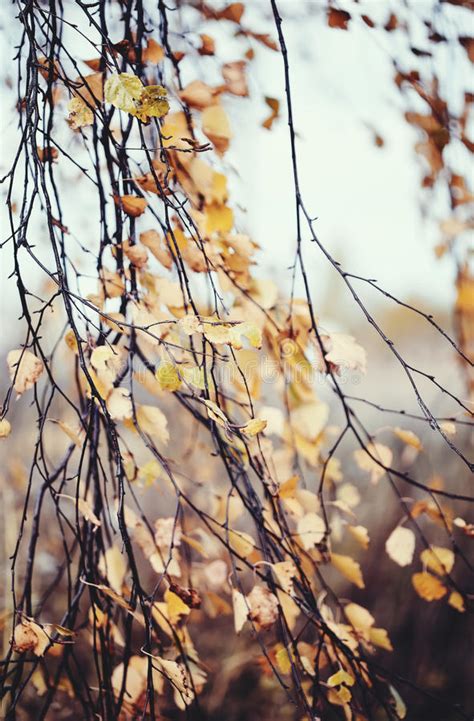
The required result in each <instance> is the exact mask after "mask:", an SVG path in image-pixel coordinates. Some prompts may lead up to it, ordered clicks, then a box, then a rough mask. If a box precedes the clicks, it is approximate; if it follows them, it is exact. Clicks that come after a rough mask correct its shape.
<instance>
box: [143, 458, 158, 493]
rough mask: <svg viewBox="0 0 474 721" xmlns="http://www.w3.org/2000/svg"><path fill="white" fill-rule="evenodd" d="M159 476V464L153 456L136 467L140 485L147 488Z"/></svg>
mask: <svg viewBox="0 0 474 721" xmlns="http://www.w3.org/2000/svg"><path fill="white" fill-rule="evenodd" d="M160 476H161V466H160V464H159V463H158V461H157V460H155V459H154V458H153V459H152V460H151V461H148V463H145V465H143V466H140V468H139V469H138V476H137V478H138V481H139V482H140V483H141V485H142V486H144V487H145V488H147V487H148V486H151V485H152V484H153V483H154V482H155V481H156V480H158V478H160Z"/></svg>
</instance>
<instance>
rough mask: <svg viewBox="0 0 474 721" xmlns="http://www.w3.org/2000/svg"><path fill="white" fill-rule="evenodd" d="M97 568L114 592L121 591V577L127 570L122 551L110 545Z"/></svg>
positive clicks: (122, 577)
mask: <svg viewBox="0 0 474 721" xmlns="http://www.w3.org/2000/svg"><path fill="white" fill-rule="evenodd" d="M99 570H100V572H101V573H102V574H103V576H104V577H105V578H106V579H107V580H108V582H109V584H110V587H111V588H112V589H113V590H114V591H115V592H116V593H119V594H120V593H121V592H122V585H123V579H124V577H125V573H126V571H127V564H126V562H125V558H124V555H123V553H121V552H120V550H119V549H118V548H117V546H111V547H110V548H108V549H107V550H106V552H105V554H104V555H103V556H102V558H101V560H100V563H99Z"/></svg>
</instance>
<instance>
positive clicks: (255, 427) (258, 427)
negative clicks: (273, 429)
mask: <svg viewBox="0 0 474 721" xmlns="http://www.w3.org/2000/svg"><path fill="white" fill-rule="evenodd" d="M266 427H267V422H266V421H265V420H263V419H262V418H252V420H250V421H248V422H247V423H246V424H245V426H242V427H241V429H240V430H241V431H242V433H244V435H246V436H256V435H257V433H261V432H262V431H263V430H264V429H265V428H266Z"/></svg>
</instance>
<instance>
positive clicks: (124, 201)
mask: <svg viewBox="0 0 474 721" xmlns="http://www.w3.org/2000/svg"><path fill="white" fill-rule="evenodd" d="M114 203H115V205H118V207H119V208H122V210H123V212H124V213H126V214H127V215H129V216H130V217H131V218H138V217H139V216H140V215H142V213H144V212H145V210H146V207H147V205H148V203H147V201H146V200H145V198H140V197H139V196H138V195H114Z"/></svg>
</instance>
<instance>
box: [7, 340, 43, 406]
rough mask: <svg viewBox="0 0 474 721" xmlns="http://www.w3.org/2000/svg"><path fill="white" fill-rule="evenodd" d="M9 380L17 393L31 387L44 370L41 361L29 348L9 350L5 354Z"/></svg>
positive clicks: (19, 393)
mask: <svg viewBox="0 0 474 721" xmlns="http://www.w3.org/2000/svg"><path fill="white" fill-rule="evenodd" d="M7 364H8V370H9V373H10V380H11V381H13V388H14V389H15V390H16V392H17V393H18V395H21V394H22V393H24V392H25V391H27V390H29V389H30V388H33V386H34V385H35V383H36V382H37V381H38V379H39V377H40V375H41V374H42V372H43V370H44V365H43V361H41V360H40V359H39V358H37V357H36V356H35V354H34V353H32V352H31V351H29V350H23V349H21V348H19V349H17V350H11V351H10V352H9V353H8V355H7Z"/></svg>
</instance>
